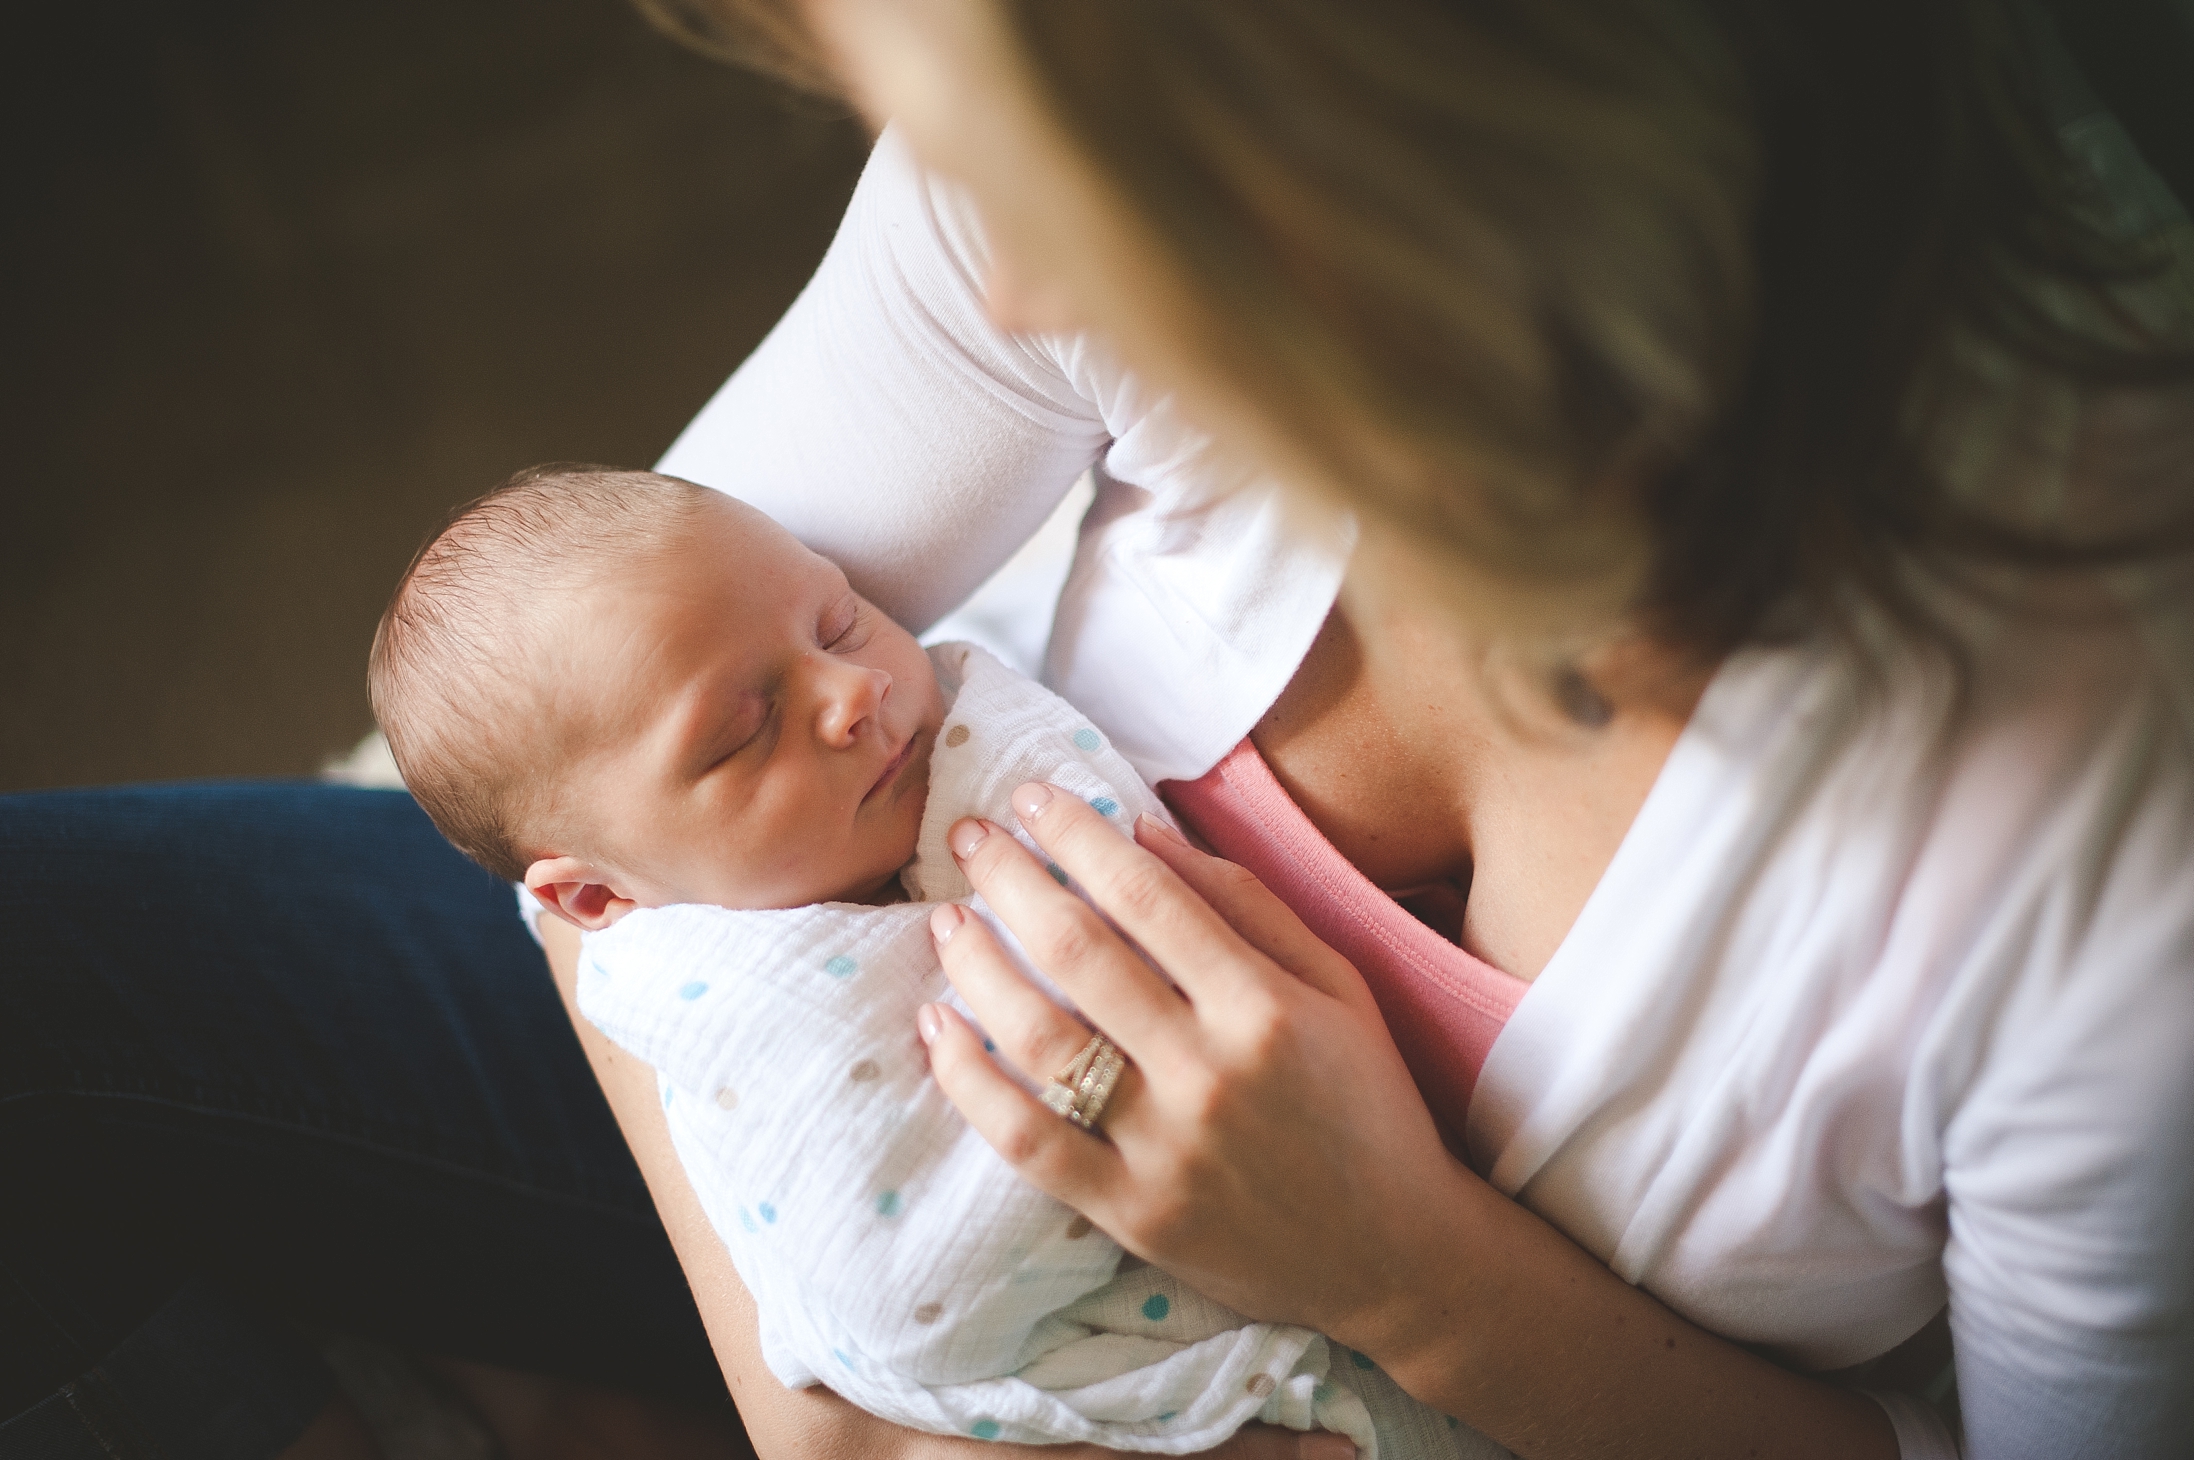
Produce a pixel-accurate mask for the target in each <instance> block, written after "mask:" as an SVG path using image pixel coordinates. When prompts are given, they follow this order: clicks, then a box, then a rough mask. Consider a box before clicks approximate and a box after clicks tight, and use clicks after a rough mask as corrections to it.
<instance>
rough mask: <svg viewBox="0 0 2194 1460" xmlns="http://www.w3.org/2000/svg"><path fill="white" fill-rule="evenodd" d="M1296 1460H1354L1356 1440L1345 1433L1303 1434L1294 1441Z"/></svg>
mask: <svg viewBox="0 0 2194 1460" xmlns="http://www.w3.org/2000/svg"><path fill="white" fill-rule="evenodd" d="M1295 1457H1296V1460H1356V1442H1355V1441H1354V1440H1351V1439H1350V1438H1349V1437H1348V1436H1346V1435H1335V1434H1324V1435H1305V1436H1303V1437H1302V1438H1301V1439H1300V1440H1298V1441H1296V1442H1295Z"/></svg>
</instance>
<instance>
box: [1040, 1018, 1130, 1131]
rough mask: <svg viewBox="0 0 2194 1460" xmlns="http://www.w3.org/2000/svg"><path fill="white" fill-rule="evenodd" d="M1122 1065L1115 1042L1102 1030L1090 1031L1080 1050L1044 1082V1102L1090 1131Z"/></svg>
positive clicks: (1123, 1058) (1101, 1113)
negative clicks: (1102, 1032) (1104, 1034)
mask: <svg viewBox="0 0 2194 1460" xmlns="http://www.w3.org/2000/svg"><path fill="white" fill-rule="evenodd" d="M1126 1068H1127V1056H1126V1055H1124V1054H1122V1053H1120V1048H1119V1046H1118V1045H1116V1044H1114V1043H1113V1042H1112V1041H1111V1040H1109V1039H1107V1038H1105V1037H1104V1036H1103V1035H1102V1034H1092V1035H1091V1036H1090V1037H1089V1043H1087V1044H1085V1045H1083V1046H1082V1050H1081V1053H1079V1054H1077V1055H1075V1056H1074V1058H1073V1059H1071V1060H1069V1061H1067V1063H1066V1067H1065V1068H1063V1069H1061V1070H1060V1071H1059V1073H1058V1074H1056V1075H1053V1076H1052V1077H1051V1082H1050V1083H1049V1084H1047V1085H1045V1086H1044V1105H1045V1106H1046V1107H1047V1108H1048V1109H1049V1110H1050V1111H1051V1112H1052V1114H1054V1115H1061V1116H1064V1117H1066V1118H1067V1119H1068V1120H1070V1121H1072V1122H1074V1124H1076V1125H1078V1126H1080V1127H1081V1128H1082V1129H1083V1130H1087V1131H1093V1130H1095V1129H1096V1128H1097V1122H1098V1121H1099V1120H1100V1119H1102V1118H1103V1116H1104V1113H1105V1102H1106V1101H1108V1100H1110V1099H1111V1098H1112V1091H1113V1088H1114V1087H1115V1086H1117V1085H1118V1084H1119V1083H1120V1073H1121V1071H1123V1070H1125V1069H1126Z"/></svg>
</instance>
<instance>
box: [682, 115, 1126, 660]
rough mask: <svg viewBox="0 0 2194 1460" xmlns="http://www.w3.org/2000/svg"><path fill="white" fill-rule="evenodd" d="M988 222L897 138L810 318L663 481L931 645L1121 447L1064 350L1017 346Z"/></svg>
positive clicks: (775, 347)
mask: <svg viewBox="0 0 2194 1460" xmlns="http://www.w3.org/2000/svg"><path fill="white" fill-rule="evenodd" d="M986 273H987V262H986V255H985V252H984V248H983V243H982V237H981V233H980V230H979V228H978V227H977V224H976V222H975V219H974V215H973V213H972V212H971V211H970V210H969V209H968V207H967V205H966V204H965V202H964V201H963V200H961V199H960V198H959V196H958V195H957V194H956V193H954V192H953V191H952V190H950V189H949V188H947V187H945V186H944V185H942V184H939V183H937V182H935V181H933V180H931V179H929V178H926V177H925V176H924V175H923V174H922V173H921V172H920V170H919V169H918V168H917V166H916V165H915V162H914V159H913V157H912V156H911V154H910V153H909V152H908V151H907V148H906V146H905V144H904V143H903V142H902V141H901V140H900V139H899V138H898V137H897V135H896V134H894V133H893V132H891V131H888V130H887V131H886V132H885V133H884V135H883V137H882V139H881V140H879V141H878V143H877V145H876V150H875V152H874V153H873V154H872V155H871V156H870V158H869V163H868V166H867V168H866V169H865V170H864V171H863V172H862V175H861V181H860V183H859V185H858V186H857V187H856V188H855V190H854V194H853V200H852V203H851V204H850V205H849V206H848V208H847V210H846V217H845V221H844V223H843V224H841V225H840V227H839V230H838V235H837V237H836V239H835V240H833V242H832V243H831V246H830V250H829V252H828V253H826V254H825V255H824V257H823V262H822V264H821V266H820V267H819V268H818V269H817V271H816V274H815V277H814V278H813V279H812V280H811V281H810V282H809V283H808V286H807V288H806V289H805V290H803V291H802V292H801V294H800V297H799V298H798V299H797V300H796V301H794V303H793V306H792V308H791V309H790V310H789V311H787V313H786V314H785V317H784V318H783V319H782V320H780V321H779V322H778V324H777V327H776V328H775V329H773V330H771V331H770V333H769V336H768V337H767V338H766V339H764V340H763V341H762V343H761V345H760V346H759V347H758V348H757V349H756V350H755V352H754V353H753V354H752V355H751V356H749V357H748V358H747V360H746V362H745V363H744V364H743V365H741V366H740V367H739V370H738V371H737V373H735V374H734V375H733V376H732V377H731V379H730V380H729V381H727V382H726V383H725V385H724V387H723V388H722V389H721V390H719V391H718V392H717V393H716V395H715V398H714V399H712V400H711V401H710V402H709V403H708V405H707V406H705V407H704V408H703V409H702V411H701V413H700V414H699V415H698V416H696V417H695V418H694V420H693V422H692V423H691V424H690V425H688V426H687V427H686V429H685V431H684V432H683V433H682V434H681V435H680V436H679V438H678V439H677V441H675V442H674V443H672V445H671V448H670V450H669V451H668V452H666V453H665V454H664V456H663V459H662V461H661V462H660V463H659V466H660V469H661V470H663V471H665V472H668V473H670V474H672V475H674V476H681V477H685V478H687V479H688V480H691V481H695V482H699V483H701V484H702V485H704V486H710V487H715V488H717V489H719V490H721V491H724V492H728V493H730V494H731V495H733V496H736V497H738V498H740V499H741V500H742V501H746V502H749V503H751V504H753V505H754V506H756V507H758V508H760V509H761V510H762V511H764V512H767V513H768V514H769V515H770V516H772V517H774V518H776V519H777V520H778V521H779V522H781V523H783V524H784V525H785V526H786V527H787V528H789V529H790V530H791V531H792V533H793V535H794V536H796V537H798V538H799V539H800V540H801V541H803V542H805V543H807V544H808V545H809V546H810V547H812V548H814V549H815V550H816V551H817V552H820V553H822V554H824V555H825V556H826V557H829V558H831V559H833V560H834V561H836V562H837V563H838V564H839V566H841V567H842V568H844V569H845V570H846V575H847V576H848V577H849V578H850V579H851V580H852V581H853V584H854V587H855V588H857V589H858V590H859V591H860V592H861V593H862V594H864V595H865V596H866V597H868V598H869V599H870V600H871V601H873V602H874V603H876V604H877V605H878V606H879V607H881V608H882V609H884V610H885V612H887V613H889V614H891V615H892V617H894V618H896V619H898V620H899V621H900V622H901V623H904V624H906V625H907V626H908V627H910V628H913V629H916V630H920V629H922V628H925V627H927V626H928V625H929V624H930V623H932V622H933V621H935V620H936V619H937V618H938V617H940V616H941V615H943V614H944V613H945V612H946V611H947V610H949V609H951V608H952V607H953V606H954V605H955V604H957V603H959V602H960V601H961V600H962V599H964V598H966V597H967V596H968V595H969V594H970V593H971V592H973V591H974V589H975V588H976V587H977V586H978V585H979V584H981V583H982V581H983V580H984V579H985V578H987V577H988V576H989V575H990V573H991V572H992V571H993V570H994V569H996V568H997V567H998V566H999V565H1000V564H1002V563H1003V562H1005V561H1006V559H1007V558H1009V557H1010V556H1012V554H1013V551H1014V549H1015V548H1017V547H1019V546H1020V545H1021V544H1022V543H1023V542H1024V541H1026V540H1027V539H1028V538H1029V536H1030V535H1031V534H1033V533H1034V532H1035V531H1036V529H1037V528H1038V527H1039V526H1041V525H1042V523H1043V521H1044V519H1045V518H1046V517H1047V516H1049V515H1050V513H1051V510H1052V508H1053V507H1055V506H1057V505H1058V503H1059V501H1060V499H1061V498H1063V497H1064V496H1065V495H1066V493H1067V492H1068V490H1069V489H1070V488H1071V487H1072V486H1073V485H1074V482H1075V479H1076V478H1077V477H1079V476H1080V475H1081V474H1082V472H1083V471H1084V470H1086V469H1087V468H1088V467H1089V466H1090V464H1091V463H1092V462H1093V461H1094V460H1095V459H1096V458H1097V456H1098V454H1099V453H1100V452H1102V451H1103V450H1104V448H1105V446H1106V445H1107V444H1108V442H1109V441H1110V439H1111V438H1110V433H1109V432H1108V430H1107V427H1106V425H1105V422H1104V421H1103V419H1102V418H1101V416H1100V413H1099V409H1098V406H1097V404H1096V403H1094V402H1093V401H1091V400H1089V399H1087V398H1085V396H1084V395H1083V394H1082V393H1080V391H1078V389H1077V387H1076V384H1075V382H1074V381H1073V380H1072V379H1070V378H1069V375H1068V372H1067V370H1066V369H1065V368H1063V367H1062V365H1061V363H1060V359H1059V353H1060V352H1059V349H1058V348H1057V347H1056V345H1055V344H1054V343H1053V342H1047V341H1044V340H1040V339H1034V338H1029V337H1023V336H1015V335H1010V334H1007V333H1005V332H1004V331H1002V330H1000V329H999V328H998V327H997V326H996V325H995V324H993V323H992V322H991V320H990V317H989V315H988V314H987V313H986V312H985V310H984V306H983V283H984V279H985V276H986Z"/></svg>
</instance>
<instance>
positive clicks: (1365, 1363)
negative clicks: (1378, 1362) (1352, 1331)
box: [1348, 1349, 1372, 1369]
mask: <svg viewBox="0 0 2194 1460" xmlns="http://www.w3.org/2000/svg"><path fill="white" fill-rule="evenodd" d="M1348 1361H1349V1362H1350V1363H1352V1364H1354V1365H1355V1366H1356V1367H1357V1368H1359V1369H1368V1368H1370V1367H1372V1363H1371V1360H1370V1359H1367V1358H1365V1357H1364V1356H1363V1355H1362V1354H1360V1353H1358V1352H1356V1350H1354V1349H1350V1350H1349V1351H1348Z"/></svg>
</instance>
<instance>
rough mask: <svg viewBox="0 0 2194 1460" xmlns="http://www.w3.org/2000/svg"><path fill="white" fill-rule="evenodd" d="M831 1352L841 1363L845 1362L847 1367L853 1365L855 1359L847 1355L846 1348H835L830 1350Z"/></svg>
mask: <svg viewBox="0 0 2194 1460" xmlns="http://www.w3.org/2000/svg"><path fill="white" fill-rule="evenodd" d="M830 1354H831V1357H832V1358H834V1359H836V1360H837V1361H838V1362H839V1363H841V1364H844V1365H845V1366H846V1367H847V1368H849V1369H850V1368H852V1367H853V1360H851V1359H849V1358H847V1357H846V1351H845V1350H844V1349H842V1348H834V1349H832V1350H831V1351H830Z"/></svg>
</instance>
